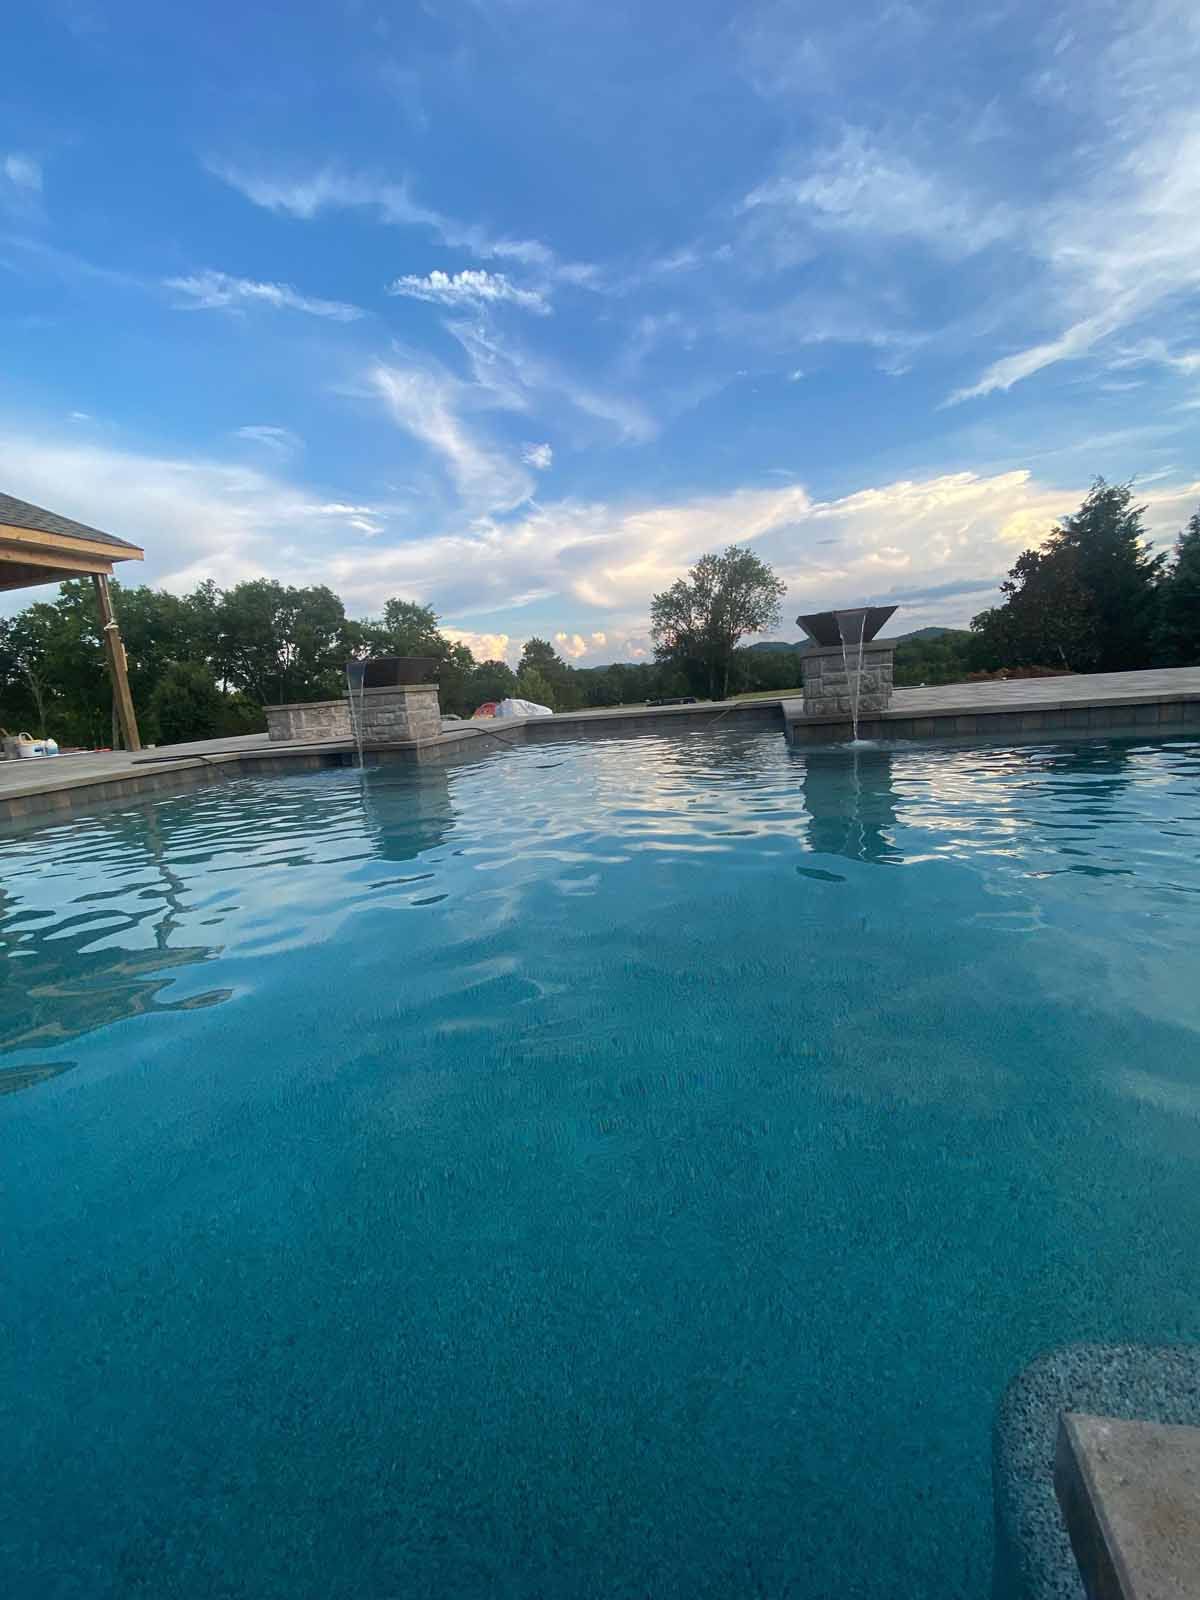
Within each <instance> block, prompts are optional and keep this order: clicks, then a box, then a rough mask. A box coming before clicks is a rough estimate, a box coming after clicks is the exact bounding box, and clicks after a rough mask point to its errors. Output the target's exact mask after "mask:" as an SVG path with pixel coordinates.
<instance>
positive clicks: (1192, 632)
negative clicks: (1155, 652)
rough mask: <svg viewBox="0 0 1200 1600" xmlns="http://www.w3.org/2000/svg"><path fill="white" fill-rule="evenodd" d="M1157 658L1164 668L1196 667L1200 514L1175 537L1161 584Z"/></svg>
mask: <svg viewBox="0 0 1200 1600" xmlns="http://www.w3.org/2000/svg"><path fill="white" fill-rule="evenodd" d="M1159 628H1160V632H1159V641H1160V645H1161V655H1162V659H1163V661H1164V662H1165V663H1166V665H1167V666H1171V667H1193V666H1197V665H1200V511H1193V512H1192V515H1191V517H1190V519H1189V521H1188V525H1187V527H1186V528H1185V529H1184V530H1183V532H1182V533H1181V534H1180V535H1179V542H1178V544H1176V546H1175V560H1174V561H1173V562H1172V564H1171V566H1170V568H1169V570H1168V572H1167V574H1166V577H1165V578H1164V580H1163V584H1162V596H1161V612H1160V617H1159Z"/></svg>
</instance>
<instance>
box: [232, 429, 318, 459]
mask: <svg viewBox="0 0 1200 1600" xmlns="http://www.w3.org/2000/svg"><path fill="white" fill-rule="evenodd" d="M237 437H238V438H239V439H248V440H249V441H250V442H251V444H261V445H265V446H266V448H267V449H268V450H271V451H273V452H274V453H275V454H276V455H279V456H291V455H295V453H296V452H297V451H298V450H302V449H303V448H304V441H303V439H301V438H300V436H299V434H296V433H293V432H292V430H291V429H290V428H280V427H276V426H275V425H274V424H272V423H266V422H255V423H247V425H246V426H245V427H244V428H238V429H237Z"/></svg>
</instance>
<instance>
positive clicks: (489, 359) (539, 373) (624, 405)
mask: <svg viewBox="0 0 1200 1600" xmlns="http://www.w3.org/2000/svg"><path fill="white" fill-rule="evenodd" d="M446 327H447V331H448V332H450V333H452V334H453V335H454V337H455V338H456V339H457V340H458V342H459V343H460V344H461V345H462V347H463V349H464V350H465V351H466V354H467V358H468V360H469V361H470V363H471V372H472V376H473V377H474V379H475V382H476V384H477V385H478V386H479V387H480V388H481V389H482V390H484V391H486V392H487V393H488V394H490V396H491V397H492V403H493V404H494V405H497V406H500V407H504V408H506V409H508V410H513V411H527V410H529V409H530V407H531V405H532V403H533V401H534V400H535V399H536V400H540V401H543V402H544V401H546V400H549V401H561V400H565V401H566V402H567V404H568V405H570V406H571V407H572V408H573V409H574V410H576V411H578V412H581V413H582V414H583V415H584V416H586V417H591V418H592V419H594V420H595V421H598V422H602V423H604V424H606V425H607V427H609V428H611V429H612V430H613V431H615V432H616V434H617V436H618V437H619V438H620V439H622V440H625V441H627V442H629V443H631V444H643V443H645V442H647V441H648V440H650V439H653V438H654V437H655V436H656V434H657V433H658V424H657V422H656V421H655V420H654V418H653V417H651V416H650V415H649V413H648V412H647V411H646V410H645V408H644V407H643V406H642V405H640V404H639V403H638V401H636V400H634V399H632V398H630V397H629V396H628V395H626V394H623V393H613V392H610V391H608V390H605V389H600V388H597V387H595V386H593V385H591V384H588V383H583V382H581V381H580V380H579V379H577V378H575V377H574V376H573V375H572V374H571V373H569V372H566V371H565V370H564V369H563V368H562V367H560V366H558V365H557V363H555V362H553V361H551V360H549V359H547V358H546V357H543V356H536V355H533V354H532V353H531V352H530V351H528V350H526V349H524V348H523V347H522V346H520V345H518V344H516V343H514V342H513V341H512V340H508V339H505V340H502V339H501V338H500V336H499V335H498V334H497V333H495V332H494V331H491V330H488V329H486V328H484V327H482V326H481V325H480V324H478V323H473V322H449V323H447V324H446Z"/></svg>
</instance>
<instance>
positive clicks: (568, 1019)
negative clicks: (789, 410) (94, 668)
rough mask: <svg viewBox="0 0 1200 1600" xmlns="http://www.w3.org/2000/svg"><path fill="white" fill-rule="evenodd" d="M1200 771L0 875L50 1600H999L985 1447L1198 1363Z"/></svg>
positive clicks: (691, 750)
mask: <svg viewBox="0 0 1200 1600" xmlns="http://www.w3.org/2000/svg"><path fill="white" fill-rule="evenodd" d="M1198 843H1200V745H1197V743H1196V742H1194V741H1186V740H1181V741H1155V742H1152V743H1138V742H1136V741H1125V742H1111V741H1095V742H1093V743H1092V744H1089V745H1087V746H1084V747H1077V748H1072V747H1055V746H1048V747H1046V748H1043V749H1038V750H1034V751H1032V752H1030V751H987V752H979V751H941V752H936V753H931V752H928V751H919V750H916V751H907V752H905V751H897V752H889V751H877V752H867V753H864V754H862V755H859V756H854V755H851V754H848V753H844V752H843V753H830V754H828V755H826V756H825V757H824V758H823V759H818V758H815V757H808V758H805V757H802V756H799V755H797V754H795V753H789V752H788V751H787V750H786V749H785V748H784V747H783V743H782V740H781V739H780V738H779V736H778V734H777V733H774V732H770V731H768V732H764V733H758V734H748V735H744V734H738V733H736V732H735V733H728V734H725V735H723V736H720V737H714V736H712V735H708V736H701V735H695V736H691V737H683V738H675V737H672V738H665V737H663V738H654V737H651V738H638V739H630V740H615V741H603V742H599V743H595V742H593V743H586V744H566V745H561V746H553V745H551V746H539V747H527V748H525V749H517V750H513V751H508V752H506V753H505V754H503V755H502V756H497V757H495V758H493V759H491V760H485V761H483V762H480V763H472V764H471V765H469V766H466V767H461V768H455V769H451V770H445V769H436V770H434V771H426V770H423V769H421V770H413V771H405V772H398V771H396V770H395V769H390V770H385V769H381V770H380V771H379V772H374V773H368V774H367V775H366V777H365V779H364V777H363V776H362V775H360V774H358V773H354V772H328V773H317V774H309V775H303V776H297V777H290V778H273V779H261V780H246V781H241V782H237V783H231V784H226V785H219V786H214V787H212V788H208V789H202V790H197V791H194V792H192V793H189V794H186V795H180V796H175V797H172V798H168V799H160V800H158V801H156V802H154V803H152V804H142V805H129V806H126V807H124V808H119V807H118V808H112V809H110V810H108V811H106V812H105V813H103V814H98V815H97V816H95V817H93V818H82V819H79V818H77V819H73V820H71V821H69V822H63V823H58V824H56V825H54V826H52V827H49V828H45V829H36V830H26V831H23V832H22V833H20V834H18V835H14V836H12V837H11V838H10V839H7V840H4V841H2V842H0V883H2V884H3V889H2V891H0V938H2V940H3V949H4V952H5V961H4V966H3V981H4V983H5V989H4V994H3V1002H4V1004H3V1011H2V1013H0V1014H2V1015H3V1016H4V1018H5V1023H4V1028H5V1032H4V1036H3V1046H4V1054H2V1055H0V1072H14V1073H25V1074H29V1073H31V1072H34V1071H40V1072H41V1073H42V1074H43V1075H42V1076H41V1077H40V1078H38V1079H36V1080H35V1079H30V1080H28V1083H27V1086H26V1087H24V1088H21V1089H20V1090H18V1091H17V1092H14V1093H12V1094H9V1095H5V1096H3V1097H0V1138H2V1139H3V1144H4V1149H5V1151H6V1157H5V1182H4V1185H3V1189H2V1191H0V1229H2V1235H3V1237H4V1239H5V1240H6V1245H7V1248H6V1250H5V1252H4V1255H3V1261H2V1262H0V1273H2V1274H3V1280H4V1281H3V1283H2V1284H0V1364H2V1369H3V1370H2V1376H3V1380H4V1381H3V1382H2V1383H0V1408H2V1409H0V1422H2V1424H3V1435H4V1437H5V1439H6V1441H8V1443H7V1445H6V1449H7V1452H8V1468H7V1470H6V1473H5V1475H4V1481H3V1486H2V1487H0V1495H3V1501H2V1502H0V1568H3V1570H5V1571H6V1572H7V1573H8V1574H10V1575H11V1582H12V1583H13V1584H14V1585H15V1587H14V1589H13V1592H14V1593H18V1594H28V1595H31V1596H34V1595H36V1596H38V1597H39V1600H40V1597H42V1596H45V1597H48V1600H60V1597H71V1600H75V1597H80V1600H82V1597H85V1596H86V1597H88V1600H92V1597H95V1596H121V1597H125V1596H134V1595H136V1596H142V1595H154V1596H156V1597H158V1596H179V1597H181V1600H197V1597H201V1596H209V1595H222V1596H237V1597H239V1600H240V1597H245V1600H267V1597H271V1600H273V1597H275V1596H280V1597H283V1596H287V1597H288V1600H296V1597H304V1600H308V1597H312V1600H317V1597H321V1600H327V1597H342V1596H345V1597H347V1600H348V1597H350V1596H354V1597H355V1600H359V1597H361V1596H364V1595H366V1596H372V1597H374V1596H388V1595H397V1596H399V1595H403V1596H406V1597H407V1596H410V1595H428V1596H431V1597H432V1596H444V1595H447V1594H454V1595H461V1596H476V1595H478V1596H481V1597H482V1596H485V1595H488V1596H490V1595H511V1596H514V1597H518V1596H519V1597H522V1600H523V1597H526V1596H535V1595H537V1596H541V1595H561V1596H567V1597H572V1600H573V1597H577V1596H578V1597H583V1596H589V1597H590V1596H597V1597H598V1596H605V1597H611V1596H630V1597H632V1596H643V1595H646V1594H654V1595H656V1596H660V1595H661V1596H673V1595H679V1596H683V1595H689V1596H696V1595H710V1596H714V1597H715V1596H722V1597H726V1596H738V1597H740V1596H760V1595H786V1594H796V1595H810V1594H813V1595H822V1594H838V1595H861V1596H870V1597H872V1600H874V1597H878V1600H883V1597H885V1596H887V1597H891V1596H894V1595H896V1594H903V1593H913V1594H921V1595H923V1596H930V1597H935V1600H940V1597H946V1600H949V1597H951V1596H960V1595H963V1596H966V1595H979V1594H982V1593H985V1592H986V1591H987V1585H988V1583H989V1575H990V1568H991V1491H990V1476H989V1453H990V1432H991V1422H992V1416H993V1412H994V1409H995V1406H996V1403H997V1401H998V1400H999V1398H1000V1395H1001V1394H1002V1392H1003V1390H1004V1388H1005V1385H1006V1384H1007V1382H1008V1380H1009V1379H1010V1378H1011V1376H1012V1375H1013V1373H1014V1372H1016V1371H1018V1370H1019V1369H1020V1368H1022V1367H1023V1366H1025V1365H1026V1364H1027V1363H1028V1362H1029V1361H1030V1360H1031V1359H1032V1358H1033V1357H1034V1356H1035V1355H1036V1354H1037V1352H1038V1351H1040V1350H1042V1349H1045V1348H1046V1347H1048V1346H1051V1345H1057V1344H1062V1343H1065V1342H1068V1341H1072V1340H1102V1341H1109V1342H1119V1341H1123V1340H1128V1339H1138V1340H1144V1341H1149V1342H1155V1343H1175V1342H1178V1341H1194V1340H1195V1339H1196V1337H1197V1334H1198V1332H1200V1314H1198V1312H1197V1306H1196V1298H1195V1294H1194V1284H1195V1281H1196V1276H1197V1269H1198V1268H1200V1184H1197V1181H1196V1179H1197V1161H1198V1159H1200V1133H1198V1128H1200V1076H1198V1072H1197V1066H1196V1062H1197V1060H1198V1052H1197V1049H1196V1044H1197V1037H1198V1034H1200V1001H1198V998H1197V993H1196V986H1195V982H1194V961H1193V953H1194V948H1195V932H1196V906H1197V895H1198V894H1200V850H1198V849H1197V844H1198Z"/></svg>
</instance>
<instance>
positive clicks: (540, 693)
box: [517, 666, 559, 711]
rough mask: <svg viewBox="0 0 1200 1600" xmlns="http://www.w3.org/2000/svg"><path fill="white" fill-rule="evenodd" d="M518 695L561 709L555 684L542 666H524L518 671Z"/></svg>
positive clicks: (553, 708)
mask: <svg viewBox="0 0 1200 1600" xmlns="http://www.w3.org/2000/svg"><path fill="white" fill-rule="evenodd" d="M517 695H518V697H519V698H520V699H522V700H532V701H533V702H534V703H535V705H539V706H549V707H550V709H551V711H557V710H559V706H558V705H557V704H556V695H555V688H554V685H553V684H552V683H551V682H550V679H549V678H548V677H547V676H546V674H545V673H544V672H543V671H542V669H541V668H540V667H535V666H528V667H522V668H521V670H520V672H518V673H517Z"/></svg>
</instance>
